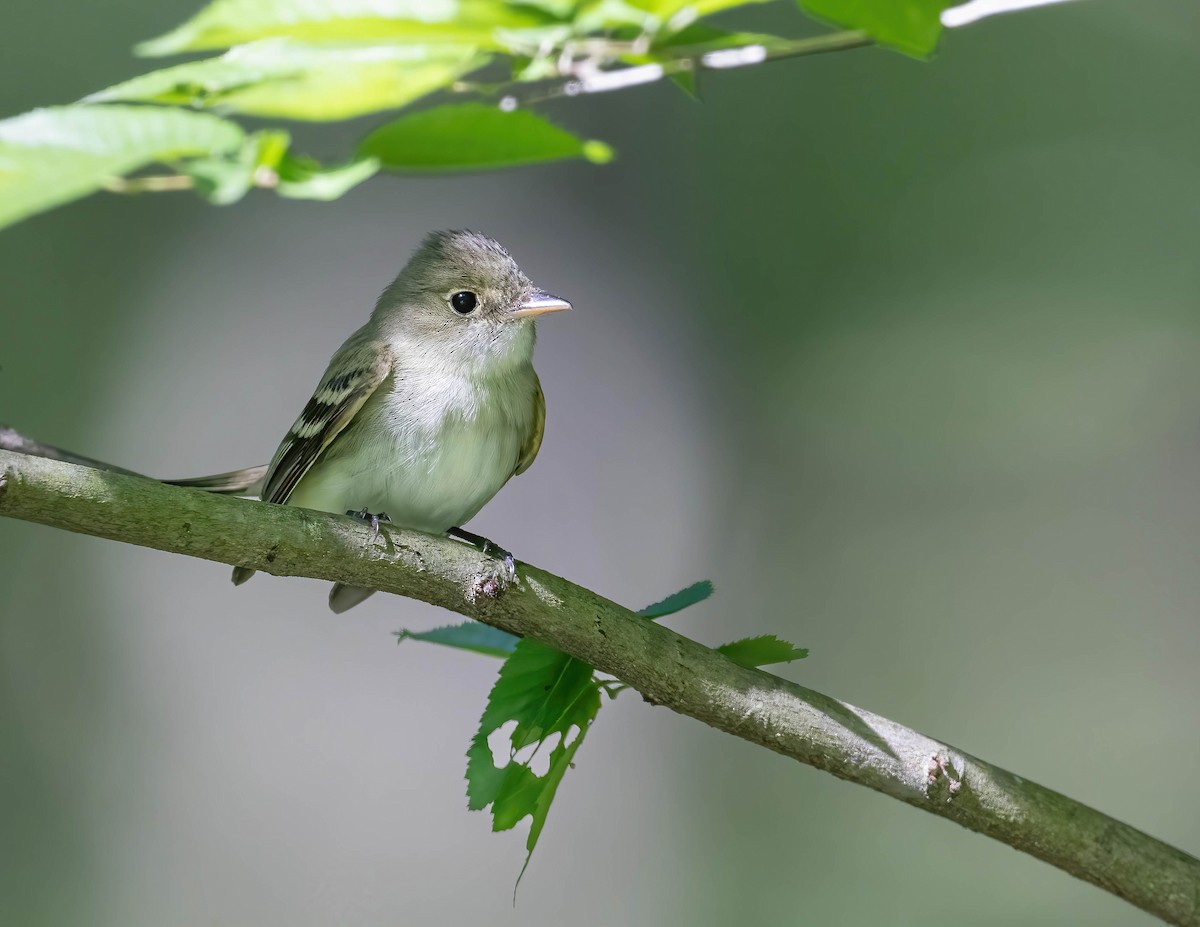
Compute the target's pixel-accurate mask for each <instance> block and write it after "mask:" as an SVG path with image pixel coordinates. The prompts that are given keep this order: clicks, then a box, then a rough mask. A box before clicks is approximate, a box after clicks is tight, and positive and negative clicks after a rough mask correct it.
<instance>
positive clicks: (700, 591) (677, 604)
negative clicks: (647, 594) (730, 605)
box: [638, 579, 713, 620]
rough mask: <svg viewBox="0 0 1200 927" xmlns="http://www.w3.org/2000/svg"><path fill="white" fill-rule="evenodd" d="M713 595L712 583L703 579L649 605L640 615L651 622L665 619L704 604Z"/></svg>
mask: <svg viewBox="0 0 1200 927" xmlns="http://www.w3.org/2000/svg"><path fill="white" fill-rule="evenodd" d="M712 594H713V584H712V581H711V580H707V579H703V580H701V581H700V582H698V583H692V584H691V585H690V586H688V587H687V588H686V589H680V590H679V591H678V592H675V593H672V594H671V595H669V596H667V597H666V598H665V599H663V600H662V601H661V602H655V603H654V604H653V605H647V606H646V607H645V608H643V609H641V610H640V611H639V612H638V614H639V615H641V616H642V617H643V618H650V619H651V620H655V619H658V618H665V617H666V616H667V615H673V614H675V612H681V611H683V610H684V609H685V608H688V607H690V606H692V605H695V604H696V603H697V602H703V601H704V600H705V599H707V598H708V597H709V596H710V595H712Z"/></svg>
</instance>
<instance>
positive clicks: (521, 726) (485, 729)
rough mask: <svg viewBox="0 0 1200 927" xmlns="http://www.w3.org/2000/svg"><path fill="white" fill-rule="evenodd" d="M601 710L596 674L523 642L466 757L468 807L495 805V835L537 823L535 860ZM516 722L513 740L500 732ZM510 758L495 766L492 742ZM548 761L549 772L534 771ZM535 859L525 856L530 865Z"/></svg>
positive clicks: (532, 842)
mask: <svg viewBox="0 0 1200 927" xmlns="http://www.w3.org/2000/svg"><path fill="white" fill-rule="evenodd" d="M599 710H600V684H599V683H598V682H597V681H596V679H595V677H594V675H593V671H592V667H590V666H588V664H586V663H584V662H582V661H580V660H576V659H574V658H573V657H569V656H567V655H566V654H564V653H560V652H559V651H557V650H555V649H554V648H552V647H547V646H546V645H545V644H539V643H538V642H537V641H530V640H523V641H521V642H520V643H519V644H517V646H516V649H515V650H514V651H513V653H512V655H511V656H510V657H509V658H508V659H507V660H505V661H504V665H503V666H502V667H500V676H499V678H498V679H497V680H496V685H495V686H493V687H492V692H491V694H490V695H489V696H488V703H487V707H486V708H485V709H484V712H483V717H482V718H481V719H480V722H479V730H478V732H477V733H476V734H475V737H474V739H472V741H471V747H470V749H469V750H468V751H467V807H468V808H470V809H471V810H472V811H480V810H482V809H484V808H486V807H487V806H488V805H491V808H492V829H493V830H497V831H500V830H508V829H509V828H510V827H513V826H514V825H515V824H516V823H517V822H518V821H520V820H521V819H522V818H524V817H526V816H527V815H528V816H530V817H531V818H532V824H531V825H530V828H529V838H528V839H527V840H526V843H525V848H526V850H527V851H528V853H529V855H532V854H533V850H534V847H536V846H537V842H538V837H540V836H541V833H542V828H543V827H545V825H546V815H547V814H549V812H550V803H551V802H552V801H553V800H554V795H555V793H556V792H557V791H558V786H559V784H560V783H561V782H562V777H563V775H564V773H566V771H567V767H569V766H570V765H571V763H572V761H573V760H574V758H575V754H576V753H577V752H578V750H579V748H580V746H582V744H583V739H584V737H585V736H586V734H587V731H588V728H589V727H590V726H591V723H592V721H594V720H595V718H596V713H597V712H599ZM510 722H513V726H512V728H511V730H510V731H509V732H508V734H507V736H505V733H504V732H503V731H501V728H503V727H505V726H507V725H509V723H510ZM493 738H498V739H500V740H501V741H503V743H502V745H501V746H499V747H498V751H497V752H499V753H501V754H505V753H507V756H506V757H505V758H504V759H502V761H501V762H500V763H499V764H497V763H496V761H495V759H494V757H493V754H492V746H491V744H490V743H489V741H490V740H491V739H493ZM539 754H544V755H545V757H546V761H547V768H546V771H545V772H544V773H543V774H541V775H538V774H537V773H536V772H534V770H533V763H534V759H535V757H537V756H538V755H539ZM528 861H529V857H528V856H527V857H526V863H527V864H528Z"/></svg>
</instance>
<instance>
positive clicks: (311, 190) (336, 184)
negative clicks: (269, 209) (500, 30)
mask: <svg viewBox="0 0 1200 927" xmlns="http://www.w3.org/2000/svg"><path fill="white" fill-rule="evenodd" d="M378 170H379V162H378V161H376V160H375V159H374V158H361V159H356V160H354V161H350V162H348V163H347V164H336V165H333V166H332V167H330V166H326V165H324V164H321V163H320V162H319V161H316V160H314V159H312V158H309V157H305V156H304V155H288V156H287V157H286V158H284V159H283V161H282V163H281V164H280V165H279V183H278V184H277V185H276V187H275V191H276V192H277V193H278V194H279V195H280V196H282V197H286V198H287V199H291V200H325V201H328V200H336V199H337V198H338V197H340V196H343V195H344V194H345V193H346V192H347V191H349V190H352V189H353V188H355V187H357V186H358V185H359V184H360V183H362V182H363V181H364V180H367V179H368V178H370V177H374V176H375V174H376V173H377V172H378ZM498 633H501V634H502V633H504V632H502V631H501V632H498Z"/></svg>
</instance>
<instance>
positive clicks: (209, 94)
mask: <svg viewBox="0 0 1200 927" xmlns="http://www.w3.org/2000/svg"><path fill="white" fill-rule="evenodd" d="M486 61H487V56H486V55H481V54H479V53H478V52H477V51H476V50H475V49H474V48H472V47H470V46H461V45H450V44H435V45H389V44H375V45H363V46H354V45H305V44H302V43H299V42H295V41H291V40H288V39H267V40H264V41H261V42H254V43H252V44H250V45H243V46H240V47H238V48H235V49H232V50H231V51H229V52H227V53H226V54H225V55H222V56H221V57H220V58H209V59H207V60H205V61H191V62H188V63H187V64H180V65H176V66H174V67H170V68H164V69H162V70H160V71H152V72H151V73H149V74H143V75H142V76H140V77H135V78H133V79H132V80H127V81H125V82H123V83H120V84H117V85H116V86H114V87H109V88H108V89H107V90H101V91H100V92H99V93H95V94H92V96H90V97H88V99H89V100H91V101H101V102H107V101H113V100H143V101H147V102H154V103H173V104H176V105H190V106H205V107H216V108H219V109H221V110H229V111H233V112H240V113H247V114H249V115H254V116H281V117H284V118H287V119H309V120H334V119H349V118H351V117H353V116H360V115H362V114H363V113H370V112H375V111H376V110H381V109H396V108H399V107H401V106H404V105H405V104H407V103H411V102H412V101H413V100H416V99H418V98H420V97H423V96H424V95H425V94H427V93H431V92H432V91H434V90H438V89H440V88H442V87H445V86H446V85H447V84H449V83H451V82H452V81H454V80H455V79H456V78H458V77H460V76H461V75H463V74H465V73H466V72H468V71H471V70H474V69H475V68H477V67H479V66H480V65H482V64H484V63H485V62H486Z"/></svg>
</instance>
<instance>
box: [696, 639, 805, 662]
mask: <svg viewBox="0 0 1200 927" xmlns="http://www.w3.org/2000/svg"><path fill="white" fill-rule="evenodd" d="M717 652H718V653H723V654H725V656H727V657H729V659H731V660H732V661H733V662H734V663H738V664H740V665H742V666H749V667H757V666H770V665H771V664H773V663H791V662H792V661H794V660H803V659H804V658H805V657H807V656H808V650H807V649H806V648H804V647H797V646H796V645H795V644H792V643H789V642H788V641H785V640H780V639H779V638H778V637H776V636H775V635H774V634H762V635H760V636H758V637H747V638H743V639H742V640H740V641H733V642H732V643H730V644H722V645H721V646H720V647H718V648H717Z"/></svg>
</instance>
